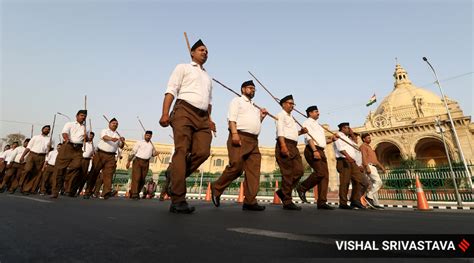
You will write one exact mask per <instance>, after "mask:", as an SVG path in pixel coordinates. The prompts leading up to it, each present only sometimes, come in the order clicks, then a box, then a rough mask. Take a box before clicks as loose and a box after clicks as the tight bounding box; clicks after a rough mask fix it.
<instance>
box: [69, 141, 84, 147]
mask: <svg viewBox="0 0 474 263" xmlns="http://www.w3.org/2000/svg"><path fill="white" fill-rule="evenodd" d="M68 144H70V145H72V147H74V148H79V147H80V148H82V145H83V144H82V143H72V142H68Z"/></svg>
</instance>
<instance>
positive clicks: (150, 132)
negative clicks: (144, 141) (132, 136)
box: [145, 131, 153, 134]
mask: <svg viewBox="0 0 474 263" xmlns="http://www.w3.org/2000/svg"><path fill="white" fill-rule="evenodd" d="M145 134H153V132H152V131H146V132H145Z"/></svg>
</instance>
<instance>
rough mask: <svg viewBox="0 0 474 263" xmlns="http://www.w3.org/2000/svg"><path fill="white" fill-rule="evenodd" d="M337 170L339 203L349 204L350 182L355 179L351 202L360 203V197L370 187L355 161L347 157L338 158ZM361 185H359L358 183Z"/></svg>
mask: <svg viewBox="0 0 474 263" xmlns="http://www.w3.org/2000/svg"><path fill="white" fill-rule="evenodd" d="M336 169H337V172H338V173H339V205H341V204H342V205H347V193H348V192H349V184H350V182H351V180H352V181H353V186H352V194H351V202H356V203H360V197H361V196H362V194H363V193H364V192H365V190H366V189H367V187H368V182H367V180H364V175H363V174H362V173H361V172H360V170H359V167H358V166H357V164H356V163H355V162H348V161H347V160H346V159H345V158H337V164H336ZM358 184H359V185H360V187H358V186H357V185H358Z"/></svg>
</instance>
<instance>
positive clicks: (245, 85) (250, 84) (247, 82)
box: [240, 80, 255, 88]
mask: <svg viewBox="0 0 474 263" xmlns="http://www.w3.org/2000/svg"><path fill="white" fill-rule="evenodd" d="M247 86H254V87H255V84H253V81H251V80H248V81H246V82H244V83H242V86H240V87H241V88H243V87H247Z"/></svg>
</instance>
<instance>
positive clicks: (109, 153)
mask: <svg viewBox="0 0 474 263" xmlns="http://www.w3.org/2000/svg"><path fill="white" fill-rule="evenodd" d="M98 152H101V153H105V154H108V155H115V153H114V152H113V153H111V152H106V151H102V150H101V149H99V150H98Z"/></svg>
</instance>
